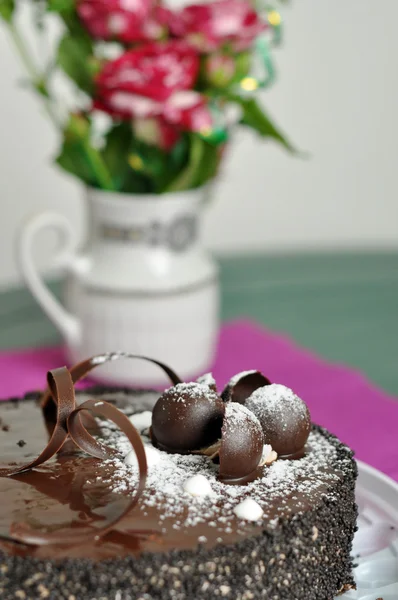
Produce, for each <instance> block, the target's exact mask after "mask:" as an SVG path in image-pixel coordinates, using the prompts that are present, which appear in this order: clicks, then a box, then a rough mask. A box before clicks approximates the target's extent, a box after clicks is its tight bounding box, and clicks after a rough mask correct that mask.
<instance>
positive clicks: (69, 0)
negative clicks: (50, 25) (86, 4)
mask: <svg viewBox="0 0 398 600" xmlns="http://www.w3.org/2000/svg"><path fill="white" fill-rule="evenodd" d="M47 10H49V11H51V12H57V13H73V12H74V11H75V10H76V3H75V0H47Z"/></svg>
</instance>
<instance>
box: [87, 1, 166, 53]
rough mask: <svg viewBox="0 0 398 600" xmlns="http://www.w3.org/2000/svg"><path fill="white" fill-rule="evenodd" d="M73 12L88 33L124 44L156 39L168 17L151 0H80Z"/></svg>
mask: <svg viewBox="0 0 398 600" xmlns="http://www.w3.org/2000/svg"><path fill="white" fill-rule="evenodd" d="M77 12H78V15H79V17H80V19H81V20H82V22H83V24H84V26H85V27H86V29H87V30H88V32H89V33H90V35H91V36H92V37H94V38H96V39H100V40H115V41H119V42H122V43H125V44H129V43H131V42H140V41H146V40H158V39H160V38H161V37H162V36H163V35H164V33H165V31H166V29H167V22H168V21H169V19H170V17H169V11H167V9H165V8H163V7H160V6H157V5H156V4H155V2H154V1H153V0H80V2H78V5H77Z"/></svg>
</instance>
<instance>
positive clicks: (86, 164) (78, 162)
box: [55, 139, 97, 186]
mask: <svg viewBox="0 0 398 600" xmlns="http://www.w3.org/2000/svg"><path fill="white" fill-rule="evenodd" d="M55 162H56V163H57V164H58V165H59V166H60V167H62V169H64V171H67V172H68V173H71V174H72V175H75V177H78V178H79V179H81V180H82V181H84V183H86V184H87V185H91V186H95V185H96V183H97V182H96V177H95V173H94V171H93V168H92V166H91V163H90V160H89V158H88V157H87V154H86V152H85V149H84V145H83V143H82V141H81V140H77V139H65V141H64V143H63V145H62V148H61V152H60V154H59V155H58V156H57V158H56V159H55Z"/></svg>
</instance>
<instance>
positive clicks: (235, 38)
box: [170, 0, 267, 53]
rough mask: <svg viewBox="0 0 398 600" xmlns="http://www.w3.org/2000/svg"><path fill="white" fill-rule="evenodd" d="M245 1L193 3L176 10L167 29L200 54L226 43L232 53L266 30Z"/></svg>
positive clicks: (262, 22)
mask: <svg viewBox="0 0 398 600" xmlns="http://www.w3.org/2000/svg"><path fill="white" fill-rule="evenodd" d="M266 27H267V23H266V22H265V21H262V20H261V18H260V17H259V15H258V14H257V13H256V12H255V10H254V9H253V8H252V7H251V6H250V4H249V2H247V1H246V0H218V1H216V2H212V3H210V4H194V5H191V6H187V7H185V8H184V9H182V10H181V11H179V12H177V13H176V14H175V15H174V16H173V18H172V19H171V20H170V29H171V31H172V33H173V34H174V35H176V36H177V37H183V38H184V39H186V40H187V41H188V42H189V43H190V44H192V46H194V47H195V48H197V49H198V50H199V51H200V52H202V53H207V52H211V51H214V50H218V49H220V48H223V47H225V46H226V45H228V46H229V47H232V49H233V50H234V51H235V52H241V51H242V50H247V49H248V48H250V47H251V46H252V45H253V42H254V40H255V39H256V37H257V36H258V35H259V34H260V33H261V32H262V31H264V29H266Z"/></svg>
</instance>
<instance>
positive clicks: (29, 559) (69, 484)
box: [0, 355, 357, 600]
mask: <svg viewBox="0 0 398 600" xmlns="http://www.w3.org/2000/svg"><path fill="white" fill-rule="evenodd" d="M118 357H119V355H103V356H101V357H95V358H94V359H90V360H89V361H86V362H85V363H83V364H82V365H78V366H77V367H75V368H73V369H71V370H70V371H69V370H67V369H66V368H63V369H58V370H55V371H52V372H50V373H49V376H48V381H49V390H48V392H47V393H46V394H45V395H44V396H43V397H40V396H39V395H37V396H34V395H28V396H27V397H26V398H23V399H12V400H9V401H5V402H2V403H0V460H1V463H0V476H1V477H0V498H1V511H0V597H1V598H2V600H11V599H15V598H19V599H25V598H26V599H28V598H31V599H40V598H50V599H51V600H58V599H63V600H86V599H87V600H111V599H112V600H152V599H153V600H157V599H162V600H163V599H164V600H166V599H167V600H169V599H170V600H171V599H173V600H188V599H189V600H191V599H192V600H193V599H195V600H196V599H198V600H200V599H206V600H208V599H209V598H227V599H231V600H255V599H260V598H265V599H269V600H332V599H333V598H334V597H335V596H336V595H337V594H338V593H342V592H344V591H346V590H348V589H350V588H353V587H355V585H354V581H353V578H352V561H351V558H350V550H351V544H352V538H353V535H354V532H355V529H356V516H357V508H356V505H355V499H354V491H355V479H356V476H357V469H356V464H355V461H354V459H353V454H352V452H351V450H350V449H349V448H347V446H345V445H343V444H342V443H341V442H340V441H339V440H338V439H337V438H336V437H334V436H333V435H332V434H330V433H329V432H327V431H326V430H325V429H322V428H321V427H319V426H317V425H314V424H311V423H310V416H309V412H308V409H307V407H306V405H305V404H304V402H302V400H300V399H299V398H298V397H297V396H296V395H295V394H294V393H293V392H292V391H291V390H289V389H288V388H286V387H285V386H282V385H275V384H271V383H270V381H269V380H268V379H267V378H265V377H264V376H260V375H261V374H255V372H248V373H243V374H240V375H238V376H236V377H235V378H234V379H233V380H231V382H230V383H229V385H228V386H227V388H226V389H225V390H224V391H223V393H222V394H221V396H219V395H218V393H217V391H216V390H217V388H216V383H215V382H214V380H213V379H212V378H211V377H210V376H209V377H205V378H201V380H200V381H199V382H192V383H188V384H185V383H182V382H180V380H179V378H178V377H177V376H176V375H175V374H174V373H173V371H171V370H170V369H168V368H167V367H165V366H164V365H160V366H162V368H163V367H164V368H166V369H168V370H167V372H168V375H169V377H170V379H171V382H172V384H173V385H172V387H171V388H170V389H169V390H167V391H166V392H165V393H164V394H162V395H161V396H160V397H159V393H157V392H154V391H138V390H136V391H134V390H119V389H113V388H105V387H96V388H91V389H86V390H84V391H80V392H76V396H75V393H74V385H73V384H74V383H75V381H77V380H78V379H80V378H81V377H82V376H83V375H84V374H85V373H86V372H87V371H89V370H90V369H91V368H93V367H94V366H96V365H98V364H101V363H102V362H105V361H107V360H111V359H114V358H118ZM275 448H278V450H277V451H276V450H275ZM39 455H40V456H39ZM37 457H39V458H37Z"/></svg>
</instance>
